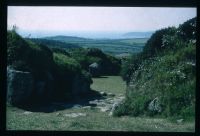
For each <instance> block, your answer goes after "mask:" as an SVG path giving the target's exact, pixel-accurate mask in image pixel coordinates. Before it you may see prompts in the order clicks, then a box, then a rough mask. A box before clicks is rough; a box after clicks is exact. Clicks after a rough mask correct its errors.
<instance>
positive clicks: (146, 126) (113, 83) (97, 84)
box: [7, 76, 194, 132]
mask: <svg viewBox="0 0 200 136" xmlns="http://www.w3.org/2000/svg"><path fill="white" fill-rule="evenodd" d="M93 81H94V83H93V85H92V88H93V89H95V90H97V91H99V90H104V91H106V92H112V93H115V94H119V93H123V90H125V85H124V83H123V82H122V80H121V79H120V77H117V76H108V78H94V79H93ZM74 112H82V113H86V114H87V116H86V117H77V118H69V117H66V116H64V114H66V113H74ZM57 113H60V115H56V114H57ZM7 129H8V130H65V131H67V130H83V131H84V130H85V131H147V132H149V131H151V132H152V131H174V132H176V131H194V123H191V122H184V123H183V124H177V123H173V122H170V121H169V120H167V119H161V118H149V117H128V116H123V117H112V116H108V113H106V112H99V110H98V109H96V108H92V109H80V108H77V109H66V110H62V111H55V112H52V113H41V112H34V113H31V114H29V115H25V114H24V110H21V109H18V108H14V107H9V106H8V107H7Z"/></svg>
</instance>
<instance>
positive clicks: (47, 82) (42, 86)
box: [35, 72, 54, 100]
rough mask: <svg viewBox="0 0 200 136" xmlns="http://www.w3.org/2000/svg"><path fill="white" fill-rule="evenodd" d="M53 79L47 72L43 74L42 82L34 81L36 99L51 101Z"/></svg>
mask: <svg viewBox="0 0 200 136" xmlns="http://www.w3.org/2000/svg"><path fill="white" fill-rule="evenodd" d="M53 88H54V79H53V77H52V75H51V73H49V72H45V73H44V79H43V80H37V81H35V94H36V96H37V98H42V99H44V97H45V100H47V99H51V98H52V97H53Z"/></svg>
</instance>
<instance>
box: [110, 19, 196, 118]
mask: <svg viewBox="0 0 200 136" xmlns="http://www.w3.org/2000/svg"><path fill="white" fill-rule="evenodd" d="M195 21H196V18H194V19H191V20H189V21H187V22H185V23H184V24H183V25H180V26H179V28H166V29H161V30H158V31H156V32H155V33H154V34H153V35H152V37H151V38H150V39H149V40H148V41H147V44H146V45H145V47H144V51H143V52H141V53H139V54H136V55H134V56H132V58H129V59H127V60H126V62H124V65H123V66H122V72H121V75H122V77H123V79H124V80H126V82H127V84H128V87H127V90H126V99H125V102H124V103H122V104H121V105H120V106H119V108H118V109H117V110H116V111H115V113H114V115H116V116H122V115H132V116H141V115H147V116H165V117H169V118H170V117H175V118H183V119H185V120H187V119H193V120H194V117H195V90H196V64H195V62H196V40H195V28H196V23H195ZM188 29H189V30H188ZM186 37H187V38H186ZM154 99H157V100H158V107H159V110H150V109H149V104H150V102H152V101H153V100H154Z"/></svg>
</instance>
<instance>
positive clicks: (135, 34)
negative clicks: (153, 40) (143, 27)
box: [123, 32, 154, 38]
mask: <svg viewBox="0 0 200 136" xmlns="http://www.w3.org/2000/svg"><path fill="white" fill-rule="evenodd" d="M153 33H154V32H129V33H125V34H124V35H123V37H125V38H150V37H151V35H152V34H153Z"/></svg>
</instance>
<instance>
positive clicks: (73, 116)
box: [65, 113, 87, 118]
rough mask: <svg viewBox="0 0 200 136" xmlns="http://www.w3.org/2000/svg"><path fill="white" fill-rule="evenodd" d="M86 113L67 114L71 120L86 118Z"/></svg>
mask: <svg viewBox="0 0 200 136" xmlns="http://www.w3.org/2000/svg"><path fill="white" fill-rule="evenodd" d="M86 115H87V114H86V113H69V114H65V116H66V117H71V118H76V117H79V116H83V117H84V116H86Z"/></svg>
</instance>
